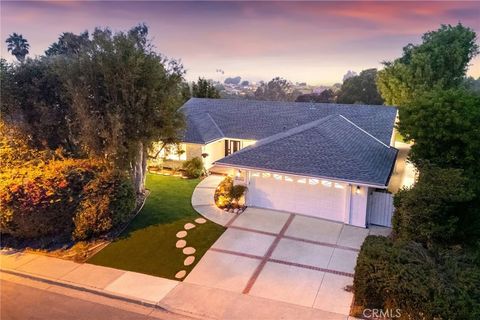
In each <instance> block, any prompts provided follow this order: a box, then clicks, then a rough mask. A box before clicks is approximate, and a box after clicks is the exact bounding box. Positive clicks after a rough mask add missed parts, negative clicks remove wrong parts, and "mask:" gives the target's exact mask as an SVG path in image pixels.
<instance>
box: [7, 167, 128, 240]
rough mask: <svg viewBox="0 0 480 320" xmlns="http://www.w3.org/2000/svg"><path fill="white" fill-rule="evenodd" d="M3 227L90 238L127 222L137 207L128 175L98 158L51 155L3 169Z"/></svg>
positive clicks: (19, 234)
mask: <svg viewBox="0 0 480 320" xmlns="http://www.w3.org/2000/svg"><path fill="white" fill-rule="evenodd" d="M0 180H1V182H0V232H1V233H3V234H9V235H11V236H14V237H16V238H22V239H30V238H39V237H47V236H59V235H71V236H72V237H73V238H74V239H87V238H89V237H91V236H96V235H99V234H101V233H104V232H106V231H108V230H110V229H111V228H112V227H113V226H114V225H115V224H117V223H119V222H122V221H124V219H125V217H126V216H127V215H128V214H129V213H130V212H131V211H132V210H133V208H134V206H135V195H134V192H133V187H132V186H131V183H130V182H129V180H128V179H127V178H126V177H125V176H123V175H122V174H121V173H119V172H116V171H114V170H112V169H111V168H110V167H108V166H107V165H105V164H104V163H102V162H101V161H97V160H91V159H90V160H82V159H68V158H67V159H65V158H63V159H48V160H45V161H41V160H39V161H36V162H29V163H28V164H26V165H23V166H22V165H18V166H11V167H8V168H3V169H2V170H1V172H0Z"/></svg>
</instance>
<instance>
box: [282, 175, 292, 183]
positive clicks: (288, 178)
mask: <svg viewBox="0 0 480 320" xmlns="http://www.w3.org/2000/svg"><path fill="white" fill-rule="evenodd" d="M283 179H285V181H287V182H292V181H293V179H292V178H290V177H288V176H284V177H283Z"/></svg>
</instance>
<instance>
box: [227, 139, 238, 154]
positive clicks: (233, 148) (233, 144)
mask: <svg viewBox="0 0 480 320" xmlns="http://www.w3.org/2000/svg"><path fill="white" fill-rule="evenodd" d="M238 150H240V141H238V140H228V139H226V140H225V156H228V155H229V154H232V153H234V152H237V151H238Z"/></svg>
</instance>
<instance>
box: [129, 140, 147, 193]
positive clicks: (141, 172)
mask: <svg viewBox="0 0 480 320" xmlns="http://www.w3.org/2000/svg"><path fill="white" fill-rule="evenodd" d="M132 167H133V174H132V178H133V187H134V189H135V192H137V193H144V192H145V178H146V177H147V150H146V148H145V147H144V145H143V143H142V142H139V143H138V149H137V154H136V157H135V160H134V163H133V164H132Z"/></svg>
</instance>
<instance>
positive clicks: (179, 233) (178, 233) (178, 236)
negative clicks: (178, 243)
mask: <svg viewBox="0 0 480 320" xmlns="http://www.w3.org/2000/svg"><path fill="white" fill-rule="evenodd" d="M186 236H187V231H185V230H182V231H178V232H177V238H185V237H186Z"/></svg>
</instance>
